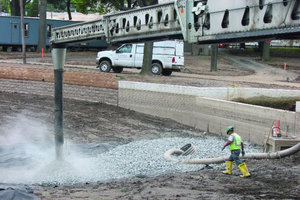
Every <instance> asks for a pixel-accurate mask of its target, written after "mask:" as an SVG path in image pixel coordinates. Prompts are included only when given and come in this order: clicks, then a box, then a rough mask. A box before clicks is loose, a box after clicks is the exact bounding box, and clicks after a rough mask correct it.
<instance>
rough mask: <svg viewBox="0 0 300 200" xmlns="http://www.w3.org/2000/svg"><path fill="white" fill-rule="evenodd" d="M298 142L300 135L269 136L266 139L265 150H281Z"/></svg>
mask: <svg viewBox="0 0 300 200" xmlns="http://www.w3.org/2000/svg"><path fill="white" fill-rule="evenodd" d="M299 142H300V137H270V138H269V140H268V141H267V152H276V151H281V150H284V149H287V148H290V147H292V146H294V145H296V144H298V143H299Z"/></svg>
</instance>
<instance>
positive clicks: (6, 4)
mask: <svg viewBox="0 0 300 200" xmlns="http://www.w3.org/2000/svg"><path fill="white" fill-rule="evenodd" d="M0 1H1V6H2V8H1V10H2V12H6V13H10V5H9V1H8V0H0Z"/></svg>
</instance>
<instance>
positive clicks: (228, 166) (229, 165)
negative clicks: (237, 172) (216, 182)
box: [222, 161, 233, 175]
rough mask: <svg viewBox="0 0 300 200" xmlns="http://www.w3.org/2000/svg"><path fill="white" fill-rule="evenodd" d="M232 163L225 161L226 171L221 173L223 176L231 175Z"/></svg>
mask: <svg viewBox="0 0 300 200" xmlns="http://www.w3.org/2000/svg"><path fill="white" fill-rule="evenodd" d="M232 163H233V161H225V164H226V170H225V171H222V172H223V174H229V175H230V174H231V170H232Z"/></svg>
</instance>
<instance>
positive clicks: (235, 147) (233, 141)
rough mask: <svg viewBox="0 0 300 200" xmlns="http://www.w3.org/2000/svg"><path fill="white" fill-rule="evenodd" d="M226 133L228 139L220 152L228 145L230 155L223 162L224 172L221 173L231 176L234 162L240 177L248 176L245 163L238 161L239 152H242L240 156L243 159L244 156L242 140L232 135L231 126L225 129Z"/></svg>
mask: <svg viewBox="0 0 300 200" xmlns="http://www.w3.org/2000/svg"><path fill="white" fill-rule="evenodd" d="M226 132H227V135H229V137H228V141H227V143H226V144H224V146H223V148H222V151H223V150H224V149H225V147H226V146H228V145H229V148H230V152H231V155H230V157H229V159H228V160H227V161H225V164H226V170H225V171H223V173H224V174H231V171H232V164H233V161H234V162H235V164H236V165H237V166H238V167H239V169H240V170H241V173H242V175H241V177H248V176H250V173H249V171H248V169H247V166H246V164H245V162H242V161H241V159H240V153H241V150H242V156H243V157H244V156H245V151H244V144H243V140H242V138H241V137H240V136H239V135H238V134H236V133H234V128H233V127H232V126H228V127H227V128H226Z"/></svg>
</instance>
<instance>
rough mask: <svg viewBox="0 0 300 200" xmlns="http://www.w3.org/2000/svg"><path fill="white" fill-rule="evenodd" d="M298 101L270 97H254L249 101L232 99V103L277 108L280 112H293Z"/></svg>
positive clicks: (294, 98)
mask: <svg viewBox="0 0 300 200" xmlns="http://www.w3.org/2000/svg"><path fill="white" fill-rule="evenodd" d="M299 100H300V98H296V97H286V98H284V97H280V98H272V97H265V96H261V97H255V98H249V99H243V98H238V99H234V100H233V101H235V102H240V103H246V104H252V105H259V106H265V107H270V108H277V109H282V110H290V111H295V104H296V101H299Z"/></svg>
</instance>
